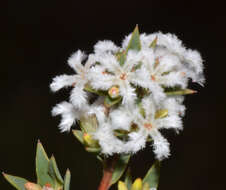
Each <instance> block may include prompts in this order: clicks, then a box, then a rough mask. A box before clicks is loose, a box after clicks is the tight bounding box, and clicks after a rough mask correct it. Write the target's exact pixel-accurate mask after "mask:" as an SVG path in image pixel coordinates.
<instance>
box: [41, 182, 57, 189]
mask: <svg viewBox="0 0 226 190" xmlns="http://www.w3.org/2000/svg"><path fill="white" fill-rule="evenodd" d="M42 190H54V189H53V188H52V187H51V185H50V184H48V183H47V184H45V185H44V187H43V189H42Z"/></svg>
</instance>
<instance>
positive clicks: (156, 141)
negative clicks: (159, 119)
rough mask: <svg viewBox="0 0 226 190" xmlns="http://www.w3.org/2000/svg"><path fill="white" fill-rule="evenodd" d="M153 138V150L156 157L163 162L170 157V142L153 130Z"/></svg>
mask: <svg viewBox="0 0 226 190" xmlns="http://www.w3.org/2000/svg"><path fill="white" fill-rule="evenodd" d="M150 135H151V138H152V139H153V148H154V153H155V157H156V159H158V160H163V159H164V158H168V157H169V156H170V149H169V142H168V141H167V140H166V139H165V138H164V137H163V136H162V135H161V133H160V132H158V131H157V130H152V131H151V133H150Z"/></svg>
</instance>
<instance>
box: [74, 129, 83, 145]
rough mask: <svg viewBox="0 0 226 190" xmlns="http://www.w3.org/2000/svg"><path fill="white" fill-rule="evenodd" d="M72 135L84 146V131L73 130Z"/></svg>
mask: <svg viewBox="0 0 226 190" xmlns="http://www.w3.org/2000/svg"><path fill="white" fill-rule="evenodd" d="M72 133H73V135H74V136H75V137H76V138H77V139H78V140H79V142H81V143H82V144H84V139H83V135H84V133H83V132H82V131H80V130H72Z"/></svg>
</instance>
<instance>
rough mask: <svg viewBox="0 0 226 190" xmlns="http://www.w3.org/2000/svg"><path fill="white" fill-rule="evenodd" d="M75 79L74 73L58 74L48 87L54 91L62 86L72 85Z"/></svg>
mask: <svg viewBox="0 0 226 190" xmlns="http://www.w3.org/2000/svg"><path fill="white" fill-rule="evenodd" d="M75 81H76V77H75V75H60V76H56V77H55V78H53V82H52V83H51V84H50V89H51V90H52V91H53V92H56V91H58V90H60V89H61V88H64V87H69V86H72V85H73V84H74V83H75Z"/></svg>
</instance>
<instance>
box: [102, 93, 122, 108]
mask: <svg viewBox="0 0 226 190" xmlns="http://www.w3.org/2000/svg"><path fill="white" fill-rule="evenodd" d="M121 100H122V97H118V98H115V99H112V98H110V97H109V96H106V97H105V99H104V105H105V106H106V107H107V108H110V107H112V106H114V105H115V104H118V103H119V102H120V101H121Z"/></svg>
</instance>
